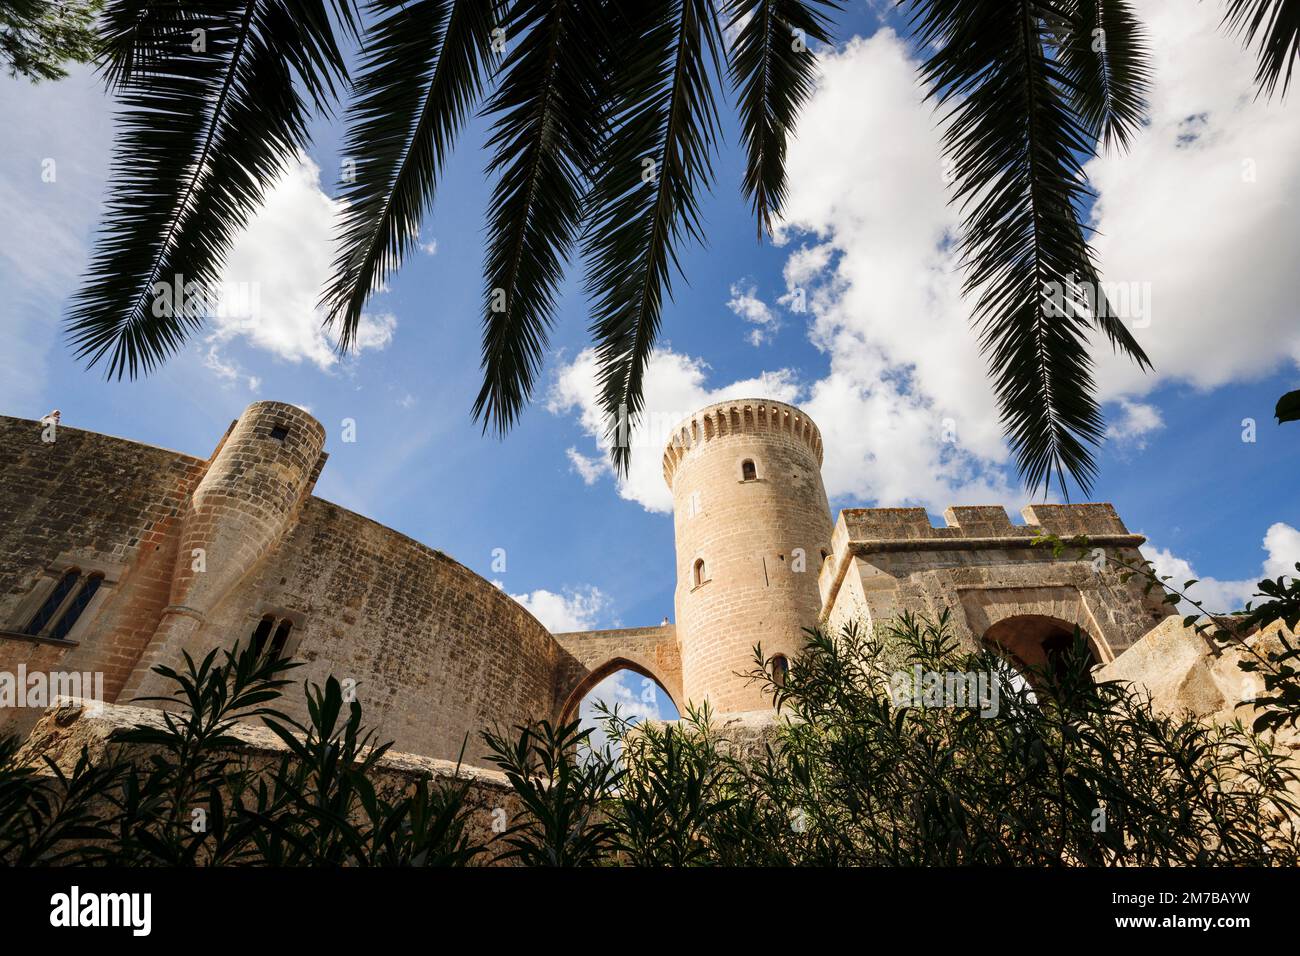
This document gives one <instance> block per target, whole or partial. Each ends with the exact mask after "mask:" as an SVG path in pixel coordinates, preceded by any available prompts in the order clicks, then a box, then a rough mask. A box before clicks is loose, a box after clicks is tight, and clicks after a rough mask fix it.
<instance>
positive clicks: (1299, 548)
mask: <svg viewBox="0 0 1300 956" xmlns="http://www.w3.org/2000/svg"><path fill="white" fill-rule="evenodd" d="M1262 547H1263V549H1264V551H1265V553H1266V554H1267V557H1266V558H1265V559H1264V563H1263V565H1262V566H1261V567H1260V571H1259V574H1257V575H1255V576H1253V577H1249V578H1244V579H1242V580H1240V581H1222V580H1219V579H1218V578H1211V577H1201V576H1200V575H1198V574H1197V573H1196V570H1195V569H1194V568H1193V567H1192V565H1191V562H1189V561H1186V560H1184V559H1183V558H1180V557H1178V556H1177V555H1175V554H1173V553H1172V552H1171V551H1169V550H1168V549H1166V548H1156V547H1152V546H1151V545H1149V544H1148V545H1145V546H1143V548H1142V554H1143V556H1145V557H1146V559H1147V560H1148V561H1150V562H1151V563H1152V564H1154V565H1155V569H1156V573H1157V574H1159V575H1160V576H1161V577H1163V576H1165V575H1169V576H1170V578H1171V580H1170V581H1169V584H1170V585H1172V586H1173V587H1175V588H1178V589H1179V590H1183V585H1184V584H1185V583H1186V582H1188V581H1191V580H1195V581H1196V583H1195V584H1194V585H1192V587H1191V588H1190V589H1188V593H1189V594H1190V595H1191V596H1192V597H1193V598H1195V599H1196V600H1198V601H1200V602H1201V604H1203V605H1204V606H1205V608H1206V609H1207V610H1209V611H1211V612H1229V611H1237V610H1240V609H1241V608H1242V607H1243V606H1244V605H1245V604H1246V602H1247V601H1250V600H1251V598H1252V595H1254V594H1255V590H1256V588H1255V585H1256V584H1257V583H1258V582H1259V581H1260V580H1261V579H1263V578H1276V577H1279V576H1280V575H1287V576H1289V577H1294V576H1295V575H1296V569H1295V565H1296V562H1297V561H1300V531H1298V530H1296V529H1295V528H1293V527H1291V525H1289V524H1286V523H1285V522H1282V521H1278V522H1276V523H1274V524H1273V525H1270V526H1269V529H1268V531H1267V532H1266V533H1265V535H1264V541H1263V545H1262ZM1256 603H1258V602H1256ZM1178 610H1179V611H1180V612H1181V613H1183V614H1191V613H1195V611H1196V609H1195V608H1194V607H1192V606H1191V605H1190V604H1187V603H1185V602H1183V603H1180V604H1179V607H1178Z"/></svg>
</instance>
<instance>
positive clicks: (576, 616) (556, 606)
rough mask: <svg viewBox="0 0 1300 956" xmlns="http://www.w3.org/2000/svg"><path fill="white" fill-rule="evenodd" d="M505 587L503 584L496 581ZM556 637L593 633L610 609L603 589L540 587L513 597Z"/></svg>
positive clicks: (589, 587) (590, 587)
mask: <svg viewBox="0 0 1300 956" xmlns="http://www.w3.org/2000/svg"><path fill="white" fill-rule="evenodd" d="M492 583H493V584H495V585H496V586H497V587H501V586H502V584H501V582H500V581H493V582H492ZM510 596H511V597H512V598H514V599H515V600H516V601H518V602H519V603H520V604H522V605H523V606H524V607H525V608H526V609H527V610H528V612H529V613H530V614H532V616H533V617H535V618H537V620H539V621H541V622H542V625H543V626H544V627H545V628H546V629H547V630H548V631H550V632H551V633H553V634H561V633H564V632H565V631H589V630H592V629H593V628H594V627H595V626H596V622H597V620H598V618H599V617H600V614H601V612H602V611H604V610H605V609H606V608H607V607H609V604H610V600H609V596H608V595H607V594H605V592H604V591H602V590H600V588H597V587H594V586H590V585H589V586H587V587H584V588H571V589H570V588H566V589H565V591H564V593H563V594H556V593H555V592H554V591H547V590H545V589H544V588H539V589H538V590H536V591H532V592H530V593H528V594H512V595H510Z"/></svg>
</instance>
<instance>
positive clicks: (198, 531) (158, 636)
mask: <svg viewBox="0 0 1300 956" xmlns="http://www.w3.org/2000/svg"><path fill="white" fill-rule="evenodd" d="M324 446H325V429H324V428H323V427H321V424H320V422H318V421H316V419H314V418H312V417H311V416H310V415H308V414H307V413H306V412H304V411H303V410H302V409H300V408H298V407H296V406H294V405H287V404H284V403H282V402H254V403H253V404H252V405H249V406H248V408H246V409H245V410H244V413H243V414H242V415H240V416H239V419H238V420H237V421H236V422H235V423H234V424H233V426H232V427H231V429H230V431H229V432H228V433H227V434H226V437H225V439H224V440H223V441H222V443H221V444H220V445H219V446H218V447H217V450H216V452H215V454H214V455H213V456H212V460H211V462H210V463H209V464H208V469H207V471H206V472H205V473H204V475H203V478H202V479H201V480H200V481H199V483H198V485H197V486H196V487H195V488H194V491H193V493H192V494H191V495H190V499H189V502H188V503H187V506H186V509H185V515H184V520H183V523H182V526H181V535H180V547H179V549H178V551H177V555H176V567H175V571H174V573H173V577H172V582H171V594H170V597H169V601H168V604H167V607H166V608H165V609H164V610H163V614H162V620H161V621H160V622H159V624H158V629H157V630H156V631H155V632H154V636H153V638H152V639H151V640H150V642H149V645H148V647H147V648H146V649H145V653H144V656H143V657H142V658H141V664H140V665H137V667H136V669H135V672H134V673H133V675H132V679H131V680H130V681H128V683H127V689H128V690H130V691H132V692H133V693H136V694H139V693H151V692H155V685H156V686H157V687H158V688H161V687H163V686H165V684H163V683H162V682H161V679H160V678H158V677H157V675H154V674H152V673H151V671H150V668H151V667H152V666H153V665H155V664H168V665H170V666H173V667H179V666H180V661H181V651H182V650H189V651H190V653H191V654H192V655H194V656H195V657H196V658H197V657H201V656H202V655H201V654H199V653H196V650H197V645H196V644H195V639H196V636H197V635H198V632H200V631H201V630H202V629H203V625H204V624H205V623H206V621H207V619H208V617H209V615H210V614H211V613H212V611H213V610H214V609H216V607H217V606H218V605H219V604H220V603H221V601H222V600H223V599H224V598H225V597H226V596H227V595H228V594H230V593H231V592H232V591H233V590H234V588H235V585H237V584H238V583H239V582H240V581H242V580H243V579H244V578H245V577H246V576H247V575H248V574H249V573H251V572H252V571H253V570H254V569H255V568H256V567H257V566H258V565H259V564H260V563H261V561H262V559H263V558H265V557H266V555H267V554H269V553H270V552H271V551H272V550H273V549H274V548H275V547H276V546H277V545H278V544H279V543H280V541H281V539H282V538H283V537H284V535H285V533H286V532H287V531H288V530H289V529H290V527H291V526H292V524H293V522H294V520H295V519H296V517H297V513H298V509H299V508H300V507H301V505H302V503H303V501H304V499H306V497H307V496H308V495H309V494H310V493H311V489H312V487H313V486H314V485H315V482H316V476H317V474H318V473H319V470H320V465H321V463H322V461H323V456H322V452H323V450H324ZM219 637H225V635H219Z"/></svg>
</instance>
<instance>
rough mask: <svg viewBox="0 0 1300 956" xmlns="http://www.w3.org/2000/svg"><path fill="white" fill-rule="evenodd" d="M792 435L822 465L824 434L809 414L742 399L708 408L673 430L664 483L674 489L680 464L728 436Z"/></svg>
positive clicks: (767, 401)
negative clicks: (698, 451)
mask: <svg viewBox="0 0 1300 956" xmlns="http://www.w3.org/2000/svg"><path fill="white" fill-rule="evenodd" d="M739 434H753V435H773V434H779V435H788V436H789V437H791V438H792V439H794V440H796V441H800V442H803V443H804V444H805V445H807V446H808V448H809V450H810V451H811V452H812V453H813V456H814V458H815V459H816V461H817V467H818V468H820V467H821V464H822V433H821V431H820V430H819V429H818V428H817V426H816V424H814V423H813V420H812V419H811V418H809V417H808V416H807V415H806V414H804V413H803V412H801V411H800V410H799V409H797V408H795V407H794V406H793V405H787V404H785V403H784V402H774V401H772V400H771V399H765V398H741V399H736V400H734V401H728V402H716V403H714V404H713V405H706V406H705V407H704V408H702V409H700V410H699V411H698V412H696V413H695V414H693V415H690V416H689V417H687V418H686V419H685V420H683V421H682V422H681V423H680V424H678V425H677V427H675V428H674V429H673V432H672V437H671V438H670V439H669V440H668V447H667V448H666V449H665V450H664V481H665V482H667V484H668V487H669V488H672V486H673V475H674V473H675V472H676V470H677V465H678V463H679V462H680V461H681V460H682V459H683V458H684V457H686V455H687V454H688V453H689V452H690V451H691V450H692V449H693V448H698V447H699V446H701V445H703V444H706V443H707V442H710V441H713V440H714V439H715V438H724V437H726V436H728V435H739Z"/></svg>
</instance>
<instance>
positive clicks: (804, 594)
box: [664, 399, 831, 713]
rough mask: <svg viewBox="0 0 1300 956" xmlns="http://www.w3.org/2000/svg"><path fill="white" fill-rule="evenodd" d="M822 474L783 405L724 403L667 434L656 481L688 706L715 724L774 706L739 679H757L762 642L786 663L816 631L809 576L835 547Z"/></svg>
mask: <svg viewBox="0 0 1300 956" xmlns="http://www.w3.org/2000/svg"><path fill="white" fill-rule="evenodd" d="M747 461H748V462H752V463H753V467H754V473H753V477H752V478H747V476H746V472H745V462H747ZM821 462H822V439H821V433H820V432H819V431H818V430H817V426H816V425H815V424H813V422H812V420H811V419H809V418H808V416H807V415H805V414H804V413H803V412H801V411H799V409H797V408H794V407H792V406H790V405H785V404H783V403H781V402H773V401H770V400H760V399H744V400H740V401H731V402H721V403H718V404H715V405H710V406H708V407H706V408H703V409H701V410H700V411H698V412H696V413H695V414H694V415H692V416H691V417H690V418H689V419H687V420H686V421H685V422H683V423H682V424H681V425H680V426H679V427H678V428H676V429H675V430H674V433H673V436H672V439H671V440H670V442H669V445H668V448H667V450H666V451H665V453H664V480H665V481H666V482H667V483H668V487H669V488H671V489H672V492H673V523H674V530H675V538H676V544H677V591H676V596H675V605H676V611H677V636H678V639H679V642H680V645H681V665H682V692H683V696H684V697H685V698H686V700H689V701H691V702H693V703H696V704H699V703H701V702H703V701H705V700H708V701H709V702H710V704H711V706H712V707H713V708H714V710H716V711H718V712H721V713H729V712H737V711H745V710H757V709H760V708H763V707H769V706H771V700H770V699H769V698H767V697H766V696H765V695H764V694H763V692H762V688H761V687H760V686H759V685H758V684H756V683H749V682H747V680H746V679H745V678H744V677H743V676H738V675H741V674H745V673H748V672H749V671H751V670H753V668H754V666H755V662H754V654H753V648H754V645H755V644H759V643H760V642H761V644H762V648H763V654H764V656H765V657H771V656H772V655H774V654H783V655H785V656H786V657H787V659H791V660H793V659H794V657H795V656H796V655H797V654H798V653H799V651H800V650H801V649H802V647H803V645H804V642H805V636H804V635H803V628H805V627H812V626H813V625H815V624H816V623H817V615H818V612H819V611H820V609H821V596H820V594H819V592H818V588H817V574H818V571H819V569H820V565H821V561H822V556H823V554H824V553H825V552H826V551H828V550H829V548H830V540H831V517H830V507H829V505H828V504H827V501H826V490H825V488H824V487H823V485H822V478H821ZM701 561H702V562H703V575H702V580H700V581H698V582H697V580H696V576H697V572H696V566H697V562H701Z"/></svg>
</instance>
